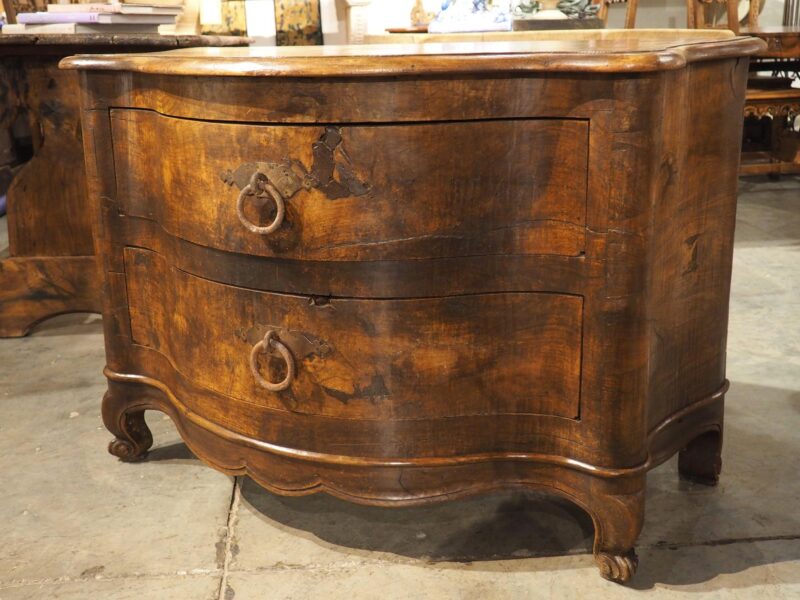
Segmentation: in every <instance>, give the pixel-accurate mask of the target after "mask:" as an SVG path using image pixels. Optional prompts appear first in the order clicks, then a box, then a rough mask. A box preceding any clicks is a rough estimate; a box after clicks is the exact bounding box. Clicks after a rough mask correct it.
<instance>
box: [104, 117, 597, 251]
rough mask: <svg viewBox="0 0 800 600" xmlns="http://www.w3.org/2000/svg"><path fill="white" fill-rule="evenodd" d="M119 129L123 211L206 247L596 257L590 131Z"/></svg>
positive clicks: (172, 121)
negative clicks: (589, 250)
mask: <svg viewBox="0 0 800 600" xmlns="http://www.w3.org/2000/svg"><path fill="white" fill-rule="evenodd" d="M111 121H112V134H113V141H114V160H115V167H116V176H117V194H118V198H117V201H118V202H119V203H120V205H121V207H122V210H123V212H125V213H126V214H128V215H131V216H137V217H143V218H148V219H154V220H156V221H158V222H159V223H160V224H161V225H162V226H163V227H164V229H166V230H167V231H168V232H170V233H171V234H173V235H176V236H178V237H181V238H183V239H186V240H189V241H191V242H194V243H197V244H201V245H204V246H209V247H212V248H217V249H221V250H227V251H232V252H240V253H246V254H253V255H260V256H277V257H285V258H294V259H304V260H391V259H401V258H402V259H422V258H443V257H453V256H483V255H498V254H557V255H565V256H577V255H579V254H581V252H583V249H584V226H585V221H586V188H587V156H588V145H589V140H588V137H589V127H588V122H587V121H582V120H555V119H513V120H509V119H506V120H485V121H463V122H447V123H436V122H432V123H421V124H404V125H348V126H343V127H335V126H323V125H251V124H231V123H217V122H206V121H196V120H186V119H179V118H174V117H168V116H164V115H161V114H159V113H155V112H152V111H147V110H130V109H125V110H123V109H115V110H112V112H111ZM280 205H283V211H280V210H279V208H278V207H279V206H280ZM281 212H282V214H280V213H281Z"/></svg>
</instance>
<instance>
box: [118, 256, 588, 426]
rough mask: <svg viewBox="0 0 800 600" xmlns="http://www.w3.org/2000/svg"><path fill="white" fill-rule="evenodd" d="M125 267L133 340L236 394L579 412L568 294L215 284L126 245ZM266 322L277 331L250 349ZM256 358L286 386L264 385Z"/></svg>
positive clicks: (577, 323)
mask: <svg viewBox="0 0 800 600" xmlns="http://www.w3.org/2000/svg"><path fill="white" fill-rule="evenodd" d="M125 271H126V281H127V288H128V303H129V309H130V318H131V333H132V337H133V341H134V343H135V344H139V345H142V346H145V347H148V348H151V349H153V350H156V351H158V352H160V353H161V354H163V355H164V356H165V357H166V358H167V359H168V360H169V361H170V362H171V363H172V365H173V367H174V368H175V369H176V370H178V371H179V372H180V373H181V374H182V375H183V376H184V377H186V378H188V379H189V380H191V381H192V382H193V383H195V384H196V385H199V386H201V387H205V388H207V389H209V390H212V391H215V392H218V393H221V394H225V395H226V396H229V397H231V398H233V399H237V400H241V401H246V402H250V403H255V404H258V405H261V406H266V407H269V408H274V409H280V410H290V411H295V412H303V413H309V414H317V415H327V416H334V417H339V418H352V419H423V418H436V417H457V416H472V415H499V414H540V415H553V416H559V417H566V418H577V416H578V414H579V403H580V378H581V377H580V375H581V339H582V318H583V299H582V298H581V297H579V296H571V295H562V294H552V293H496V294H472V295H462V296H449V297H441V298H419V299H399V300H368V299H344V298H342V299H339V298H333V299H322V300H320V299H315V298H310V297H308V296H297V295H288V294H276V293H268V292H261V291H255V290H250V289H245V288H239V287H233V286H229V285H224V284H220V283H215V282H213V281H209V280H207V279H203V278H201V277H198V276H195V275H191V274H189V273H186V272H184V271H181V270H179V269H176V268H175V267H173V266H171V265H169V264H168V262H167V260H166V259H165V258H164V257H163V256H161V255H160V254H157V253H155V252H152V251H149V250H142V249H134V248H127V249H126V250H125ZM270 331H272V332H274V339H275V340H276V341H277V343H276V342H271V346H270V347H269V350H268V351H267V350H265V351H263V352H261V351H258V350H257V351H256V352H255V353H253V347H254V346H256V345H257V344H259V342H261V341H262V340H263V339H264V336H265V334H266V333H267V332H270ZM281 351H283V353H281ZM251 353H253V361H252V362H254V363H255V364H251ZM290 364H291V365H292V366H293V369H292V370H293V372H292V373H291V374H290V373H289V365H290ZM253 367H255V369H256V371H255V373H256V374H258V375H260V376H261V377H262V378H263V379H264V380H266V381H267V382H270V381H271V382H279V381H282V380H285V379H286V378H287V376H289V379H290V381H289V384H288V387H286V388H285V389H283V390H281V391H270V390H267V389H265V388H264V387H263V386H262V385H260V384H259V383H258V382H257V377H256V375H255V374H254V373H253Z"/></svg>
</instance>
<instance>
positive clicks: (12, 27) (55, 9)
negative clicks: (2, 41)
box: [3, 0, 183, 34]
mask: <svg viewBox="0 0 800 600" xmlns="http://www.w3.org/2000/svg"><path fill="white" fill-rule="evenodd" d="M182 5H183V2H182V0H163V1H160V2H157V3H154V2H149V1H146V2H141V1H140V0H125V1H124V2H96V3H81V4H48V5H47V10H45V11H38V12H23V13H19V14H17V15H16V21H17V22H16V23H11V24H7V25H4V26H3V33H5V34H10V33H18V34H19V33H23V34H27V33H31V34H42V33H45V34H47V33H49V34H70V33H88V34H95V33H100V34H126V33H128V34H131V33H132V34H157V33H170V30H169V28H174V26H175V19H176V18H177V17H178V16H179V15H180V14H181V12H182V10H183V9H182ZM164 27H166V28H167V29H164Z"/></svg>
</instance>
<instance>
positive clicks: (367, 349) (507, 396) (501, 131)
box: [62, 31, 763, 581]
mask: <svg viewBox="0 0 800 600" xmlns="http://www.w3.org/2000/svg"><path fill="white" fill-rule="evenodd" d="M602 33H603V35H600V34H595V36H594V38H592V36H591V32H587V31H584V32H581V35H577V36H570V35H565V34H564V33H563V32H562V34H561V40H560V41H557V40H554V38H553V37H552V36H553V34H552V33H551V34H550V35H549V36H546V40H547V41H543V42H537V41H528V42H513V43H509V44H505V45H503V46H502V48H501V51H502V53H499V54H492V53H491V48H492V47H493V46H492V45H480V44H477V45H474V46H471V47H469V48H464V47H463V46H450V47H448V46H443V47H439V48H437V49H436V50H435V51H432V50H429V49H425V48H423V49H422V50H419V49H417V51H416V52H417V53H418V54H415V53H412V54H409V48H407V47H406V48H402V47H401V48H398V47H393V46H387V45H384V46H373V47H369V46H350V47H339V48H336V49H333V48H330V47H329V48H313V47H308V48H304V49H302V50H300V49H297V48H294V49H291V51H289V50H288V49H281V48H250V49H229V50H225V51H223V52H222V53H221V54H220V53H217V52H214V53H213V54H211V53H209V52H207V51H204V50H203V49H192V50H183V51H174V52H172V53H170V60H165V59H164V58H163V57H153V56H148V55H124V56H119V55H118V56H85V57H72V58H69V59H66V60H65V61H63V62H62V65H63V66H65V67H66V68H78V69H82V70H83V72H82V75H83V77H82V79H81V81H82V84H83V93H82V99H83V105H82V106H83V127H84V135H85V136H86V138H87V139H86V147H87V148H88V149H90V154H89V155H88V156H87V169H88V172H89V196H90V198H91V200H92V202H93V204H94V208H95V214H96V216H97V219H98V221H97V223H96V232H97V234H98V237H97V243H98V249H99V252H100V254H101V258H102V264H103V269H104V277H105V282H106V286H107V290H108V297H107V300H106V303H105V306H104V319H103V324H104V327H105V333H106V340H107V365H108V366H107V368H106V371H105V374H106V376H107V378H108V382H109V388H108V392H107V394H106V395H105V398H104V400H103V419H104V422H105V424H106V426H107V427H108V428H109V430H110V431H112V432H113V434H114V435H115V439H114V440H113V441H112V443H111V444H110V447H109V450H110V451H111V453H112V454H114V455H116V456H118V457H120V458H122V459H125V460H134V459H138V458H141V457H142V456H144V455H145V454H146V452H147V450H148V448H149V447H150V445H151V444H152V436H151V434H150V432H149V430H148V428H147V425H146V424H145V421H144V417H143V415H144V411H145V410H150V409H155V410H162V411H164V412H166V413H167V414H169V415H170V416H171V417H172V418H173V419H174V421H175V423H176V425H177V427H178V429H179V430H180V432H181V435H182V437H183V438H184V440H185V441H186V443H187V444H188V445H189V447H190V448H191V449H192V450H193V451H194V452H195V453H196V454H197V455H198V456H199V457H200V458H202V459H203V460H205V461H206V462H208V463H209V464H210V465H212V466H214V467H216V468H218V469H221V470H222V471H225V472H227V473H237V474H245V473H246V474H249V475H250V476H252V477H253V478H254V479H255V480H257V481H258V482H259V483H261V484H262V485H263V486H265V487H266V488H267V489H270V490H273V491H275V492H278V493H281V494H308V493H312V492H317V491H327V492H329V493H332V494H335V495H337V496H340V497H342V498H346V499H349V500H353V501H356V502H363V503H368V504H378V505H387V506H392V505H400V504H412V503H425V502H434V501H441V500H446V499H449V498H455V497H458V496H462V495H465V494H470V493H476V492H480V491H485V490H491V489H496V488H499V487H506V486H526V487H527V486H530V487H541V488H544V489H547V490H550V491H552V492H554V493H557V494H561V495H563V496H564V497H566V498H568V499H570V500H572V501H574V502H575V503H577V504H578V505H579V506H581V507H583V508H584V509H585V510H586V511H588V512H589V513H590V514H591V516H592V518H593V520H594V524H595V529H596V531H595V555H596V558H597V561H598V564H599V566H600V569H601V573H602V575H603V576H604V577H607V578H609V579H612V580H614V581H626V580H628V579H629V578H630V577H631V575H632V574H633V572H634V571H635V569H636V563H637V559H636V556H635V554H634V552H633V546H634V543H635V540H636V538H637V536H638V533H639V530H640V528H641V525H642V517H643V510H644V497H645V496H644V489H645V479H646V474H647V471H648V470H649V469H651V468H652V467H654V466H655V465H657V464H659V463H661V462H663V461H664V460H666V459H667V458H669V457H670V456H672V455H673V454H675V453H676V452H678V451H680V460H679V467H680V472H681V474H682V475H683V476H684V477H687V478H690V479H694V480H697V481H701V482H703V483H709V484H713V483H715V482H716V481H717V476H718V473H719V468H720V444H721V439H722V419H723V398H724V395H725V390H726V388H727V382H726V380H725V338H726V331H727V315H728V294H729V286H730V271H731V251H732V242H733V227H734V217H735V204H736V190H737V179H736V169H737V166H738V156H739V147H738V141H739V140H740V136H741V119H740V118H737V117H739V116H740V115H741V111H742V106H743V102H744V90H745V81H746V76H747V60H746V57H747V56H748V55H749V54H752V53H754V52H756V51H758V50H759V49H760V48H761V47H762V46H763V43H762V42H760V41H758V40H755V39H753V38H735V37H733V35H732V34H731V33H730V32H677V33H675V32H663V31H662V32H649V33H648V32H628V31H621V32H616V33H611V32H602ZM459 51H461V52H464V53H463V54H459V53H458V52H459ZM556 74H557V76H554V75H556ZM699 84H702V90H703V92H702V93H697V89H698V88H697V86H698V85H699ZM709 97H713V98H714V102H708V98H709ZM344 98H346V99H347V101H346V102H344V101H343V99H344ZM155 143H157V144H158V150H159V156H160V158H161V160H153V151H152V148H153V144H155Z"/></svg>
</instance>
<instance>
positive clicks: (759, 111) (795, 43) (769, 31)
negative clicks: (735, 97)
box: [739, 27, 800, 175]
mask: <svg viewBox="0 0 800 600" xmlns="http://www.w3.org/2000/svg"><path fill="white" fill-rule="evenodd" d="M741 33H742V35H751V36H753V37H758V38H760V39H762V40H764V41H765V42H766V43H767V48H766V49H765V50H764V51H762V52H760V53H759V54H758V55H757V56H756V57H754V59H753V61H752V62H751V64H750V70H751V71H782V72H786V73H789V74H790V75H791V74H794V75H795V76H796V77H797V76H798V75H800V28H798V27H756V28H743V29H742V32H741ZM744 115H745V118H747V117H758V118H761V117H770V118H771V123H770V125H769V136H768V137H769V139H770V145H769V146H770V147H768V148H764V149H760V150H757V151H748V149H747V148H745V149H744V151H743V152H742V163H741V168H740V170H739V172H740V174H742V175H781V174H789V173H800V132H797V131H792V130H791V128H790V123H791V122H793V121H794V119H795V118H796V117H798V116H800V88H786V87H783V88H778V89H775V88H760V87H758V85H757V83H755V82H754V83H751V85H750V86H749V87H748V90H747V100H746V102H745V110H744Z"/></svg>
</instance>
